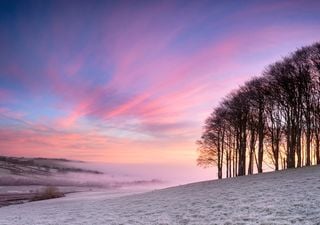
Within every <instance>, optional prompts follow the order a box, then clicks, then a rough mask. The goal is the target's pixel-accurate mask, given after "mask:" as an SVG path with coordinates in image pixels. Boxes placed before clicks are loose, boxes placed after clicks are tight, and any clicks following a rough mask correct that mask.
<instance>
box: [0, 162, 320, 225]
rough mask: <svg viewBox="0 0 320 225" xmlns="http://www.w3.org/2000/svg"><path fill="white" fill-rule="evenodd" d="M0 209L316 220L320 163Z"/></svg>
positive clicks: (9, 213) (76, 217)
mask: <svg viewBox="0 0 320 225" xmlns="http://www.w3.org/2000/svg"><path fill="white" fill-rule="evenodd" d="M126 194H128V192H126V191H122V192H116V193H109V194H107V193H103V192H102V193H91V194H90V195H88V194H86V193H77V194H71V195H69V196H68V197H66V198H60V199H53V200H45V201H39V202H32V203H26V204H22V205H12V206H8V207H3V208H0V224H1V225H2V224H3V225H4V224H6V225H17V224H21V225H29V224H30V225H37V224H39V225H40V224H41V225H43V224H50V225H60V224H61V225H62V224H79V225H80V224H81V225H82V224H89V225H94V224H99V225H100V224H107V225H108V224H110V225H111V224H114V225H116V224H117V225H118V224H126V225H134V224H148V225H149V224H159V225H160V224H162V225H164V224H170V225H175V224H194V225H200V224H204V225H208V224H265V225H267V224H320V207H319V206H320V167H309V168H303V169H294V170H288V171H281V172H276V173H266V174H262V175H253V176H247V177H240V178H234V179H226V180H222V181H208V182H200V183H194V184H189V185H184V186H179V187H174V188H168V189H163V190H156V191H151V192H147V193H142V194H134V195H129V196H128V195H126Z"/></svg>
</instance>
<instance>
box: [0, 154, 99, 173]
mask: <svg viewBox="0 0 320 225" xmlns="http://www.w3.org/2000/svg"><path fill="white" fill-rule="evenodd" d="M70 162H78V163H79V162H81V163H84V162H82V161H74V160H69V159H55V158H53V159H50V158H24V157H7V156H0V176H1V171H2V172H4V171H7V172H8V173H10V174H15V175H27V174H33V175H51V174H56V173H67V172H73V173H89V174H103V173H102V172H100V171H96V170H88V169H83V168H78V167H73V166H72V165H70Z"/></svg>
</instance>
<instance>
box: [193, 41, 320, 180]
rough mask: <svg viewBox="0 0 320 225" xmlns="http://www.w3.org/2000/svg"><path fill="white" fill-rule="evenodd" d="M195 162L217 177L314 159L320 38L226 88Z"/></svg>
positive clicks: (319, 121)
mask: <svg viewBox="0 0 320 225" xmlns="http://www.w3.org/2000/svg"><path fill="white" fill-rule="evenodd" d="M198 145H199V157H198V165H200V166H204V167H207V166H214V165H216V166H217V167H218V178H219V179H221V178H222V177H223V174H222V173H223V167H225V177H231V176H233V177H234V176H242V175H246V174H253V173H254V171H255V169H254V168H255V167H254V165H256V172H258V173H262V172H263V168H264V166H266V165H270V164H272V165H273V166H274V169H275V170H279V169H286V168H294V167H301V166H310V165H314V164H320V43H315V44H313V45H311V46H307V47H303V48H301V49H298V50H297V51H295V52H294V53H292V54H290V55H289V56H288V57H285V58H283V59H282V60H281V61H278V62H276V63H274V64H272V65H270V66H268V67H267V68H266V69H265V70H264V71H263V73H262V75H261V76H260V77H254V78H252V79H251V80H249V81H248V82H246V83H245V84H244V85H243V86H241V87H240V88H239V89H238V90H237V91H234V92H232V93H231V94H229V95H228V96H227V97H226V98H224V99H223V101H222V102H221V103H220V105H219V106H218V107H217V108H215V109H214V111H213V113H212V114H211V115H210V117H209V118H208V119H207V120H206V122H205V127H204V131H203V134H202V136H201V140H199V141H198Z"/></svg>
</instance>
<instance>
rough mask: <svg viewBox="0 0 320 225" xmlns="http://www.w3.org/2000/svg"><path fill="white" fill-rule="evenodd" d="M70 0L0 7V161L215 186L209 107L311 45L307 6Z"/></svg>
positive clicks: (313, 29)
mask: <svg viewBox="0 0 320 225" xmlns="http://www.w3.org/2000/svg"><path fill="white" fill-rule="evenodd" d="M74 3H75V2H73V1H68V2H63V1H49V3H48V2H46V3H41V2H37V1H25V2H14V1H12V2H10V1H7V2H6V1H3V2H1V3H0V4H1V7H0V27H1V36H0V46H1V49H2V51H1V52H0V58H1V60H0V99H1V101H0V124H1V125H0V138H1V142H0V149H1V150H0V155H8V156H15V157H48V158H66V159H73V160H82V161H88V162H98V163H106V164H110V165H116V166H115V168H118V165H122V166H123V167H121V168H122V169H124V170H126V171H131V172H135V173H141V174H142V175H143V172H144V170H145V175H146V174H149V173H150V171H149V170H151V169H152V170H153V171H154V173H155V175H158V176H163V177H165V176H166V175H165V174H164V172H165V171H166V172H165V173H169V172H170V169H172V174H170V175H172V176H173V177H179V176H182V177H184V178H187V176H190V179H188V181H189V180H190V182H191V181H200V180H206V179H210V178H211V179H214V178H216V175H215V174H214V173H215V172H216V170H215V168H210V169H203V168H199V167H197V165H196V158H197V155H198V153H197V146H196V140H198V139H199V138H200V136H201V133H202V127H203V124H204V121H205V119H206V118H207V117H208V116H209V115H210V113H211V111H212V109H213V108H214V107H215V106H217V105H218V104H219V102H221V101H222V99H223V98H224V96H226V95H227V94H228V93H230V92H231V91H232V90H235V89H237V88H238V87H239V86H240V85H242V84H244V83H245V82H246V81H248V80H249V79H250V78H251V77H254V76H260V74H261V73H262V72H263V71H264V69H265V67H266V66H268V65H270V64H271V63H274V62H275V61H277V60H279V59H282V57H284V56H286V55H288V54H289V53H291V52H294V51H295V50H296V49H297V48H299V47H302V46H306V45H310V44H312V43H314V42H316V41H319V40H320V29H319V28H320V14H319V13H317V11H318V9H319V8H320V2H317V1H307V2H305V1H268V2H257V1H246V2H244V3H241V4H240V3H238V2H232V1H229V2H226V3H219V2H212V1H201V2H196V1H188V2H184V1H163V2H143V1H138V2H135V3H133V2H129V1H117V2H113V1H104V2H99V1H95V2H86V1H77V4H74ZM131 165H138V167H139V168H136V169H135V170H133V168H132V167H131ZM166 166H167V167H168V168H166V169H164V168H165V167H166ZM118 169H119V170H120V168H118ZM132 170H133V171H132ZM186 171H188V173H186ZM155 178H157V177H155ZM172 179H173V178H172ZM184 182H185V181H184Z"/></svg>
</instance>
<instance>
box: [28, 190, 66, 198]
mask: <svg viewBox="0 0 320 225" xmlns="http://www.w3.org/2000/svg"><path fill="white" fill-rule="evenodd" d="M64 196H65V195H64V193H63V192H60V191H59V189H58V188H57V187H53V186H49V187H46V188H44V189H43V190H41V191H40V192H38V193H37V194H36V195H35V196H34V197H33V198H32V199H31V201H40V200H45V199H51V198H60V197H64Z"/></svg>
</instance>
